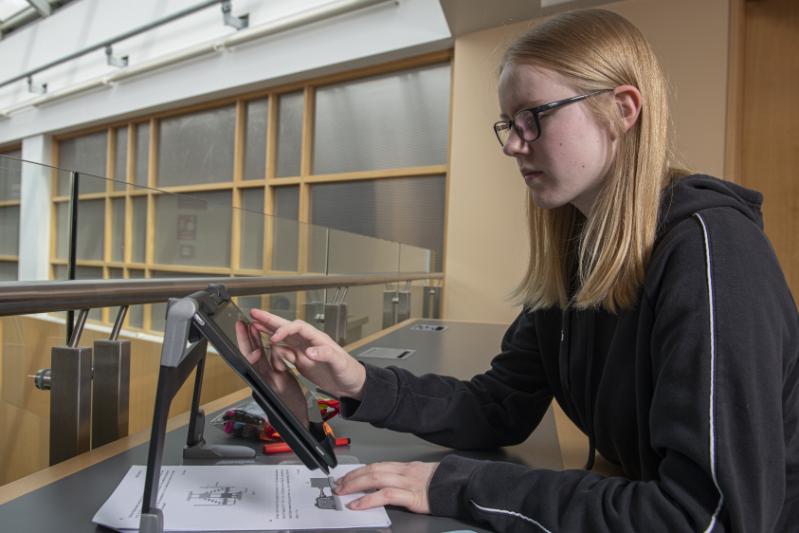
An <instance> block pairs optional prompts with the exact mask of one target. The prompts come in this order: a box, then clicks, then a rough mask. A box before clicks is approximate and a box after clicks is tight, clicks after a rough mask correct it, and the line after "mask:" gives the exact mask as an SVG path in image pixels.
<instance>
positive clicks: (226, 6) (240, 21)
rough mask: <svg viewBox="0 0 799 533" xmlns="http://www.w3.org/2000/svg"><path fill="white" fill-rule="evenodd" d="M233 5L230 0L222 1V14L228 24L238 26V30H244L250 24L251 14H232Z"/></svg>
mask: <svg viewBox="0 0 799 533" xmlns="http://www.w3.org/2000/svg"><path fill="white" fill-rule="evenodd" d="M231 11H232V7H231V5H230V0H225V1H223V2H222V16H223V19H224V21H225V25H226V26H231V27H233V28H236V30H237V31H238V30H243V29H244V28H246V27H248V26H249V25H250V15H249V13H246V14H244V15H241V16H239V17H237V16H235V15H232V14H231Z"/></svg>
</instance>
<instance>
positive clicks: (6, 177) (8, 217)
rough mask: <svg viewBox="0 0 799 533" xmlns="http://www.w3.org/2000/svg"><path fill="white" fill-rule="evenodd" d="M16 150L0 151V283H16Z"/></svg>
mask: <svg viewBox="0 0 799 533" xmlns="http://www.w3.org/2000/svg"><path fill="white" fill-rule="evenodd" d="M21 157H22V152H21V151H20V150H6V151H0V228H3V236H2V237H0V281H16V280H17V279H18V273H17V270H18V265H19V211H20V201H21V184H22V162H21V161H19V159H20V158H21Z"/></svg>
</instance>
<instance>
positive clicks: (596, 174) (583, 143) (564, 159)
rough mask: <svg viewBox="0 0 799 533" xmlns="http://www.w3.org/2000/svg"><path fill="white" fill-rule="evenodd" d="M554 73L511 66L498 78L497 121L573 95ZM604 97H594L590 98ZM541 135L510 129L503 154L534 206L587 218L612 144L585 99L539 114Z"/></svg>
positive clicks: (607, 132)
mask: <svg viewBox="0 0 799 533" xmlns="http://www.w3.org/2000/svg"><path fill="white" fill-rule="evenodd" d="M578 94H579V93H578V92H576V91H575V90H574V89H573V88H571V87H569V86H568V85H567V83H566V81H565V79H564V78H563V77H562V76H561V75H559V74H557V73H556V72H554V71H552V70H549V69H546V68H542V67H536V66H532V65H526V64H509V65H507V66H505V68H504V69H503V70H502V74H501V75H500V78H499V106H500V110H501V115H500V116H501V118H502V119H503V120H510V119H512V117H513V116H514V115H515V114H516V113H518V112H519V111H520V110H522V109H525V108H530V107H535V106H539V105H541V104H545V103H548V102H552V101H555V100H561V99H563V98H569V97H570V96H576V95H578ZM603 97H604V98H608V97H609V96H608V95H598V96H595V97H593V98H603ZM540 119H541V136H540V137H539V138H538V139H536V140H535V141H533V142H525V141H524V140H522V139H520V138H519V136H518V135H517V134H516V132H515V131H512V132H511V134H510V137H509V138H508V140H507V142H506V143H505V146H504V147H503V149H502V151H503V152H504V153H505V155H508V156H510V157H513V158H515V159H516V162H517V164H518V165H519V170H520V171H521V174H522V177H523V178H524V182H525V183H526V184H527V187H528V188H529V189H530V194H531V196H532V198H533V201H534V202H535V204H536V205H537V206H539V207H542V208H546V209H551V208H555V207H560V206H563V205H566V204H572V205H574V206H575V207H576V208H577V209H579V210H580V211H581V212H582V213H583V214H585V215H587V214H588V213H589V212H590V210H591V206H592V205H593V203H594V199H595V198H596V195H597V193H598V192H599V189H600V187H601V185H602V182H603V181H604V179H605V176H606V175H607V173H608V171H609V169H610V165H611V163H612V160H613V153H614V151H615V143H614V142H613V141H612V140H611V135H610V132H609V131H608V129H607V128H606V127H603V126H601V125H600V124H599V122H598V121H597V120H596V118H595V117H594V116H593V114H592V113H591V111H590V108H589V107H588V105H587V103H586V101H585V100H582V101H580V102H576V103H573V104H569V105H566V106H563V107H560V108H557V109H555V110H552V111H549V112H546V113H543V114H541V116H540Z"/></svg>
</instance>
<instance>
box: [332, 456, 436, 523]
mask: <svg viewBox="0 0 799 533" xmlns="http://www.w3.org/2000/svg"><path fill="white" fill-rule="evenodd" d="M437 466H438V464H437V463H420V462H413V463H375V464H372V465H368V466H365V467H361V468H357V469H355V470H353V471H351V472H349V473H347V475H345V476H343V477H342V478H340V479H339V480H338V481H337V482H336V493H337V494H340V495H346V494H352V493H354V492H365V491H375V492H371V493H369V494H367V495H365V496H362V497H361V498H359V499H357V500H354V501H352V502H350V504H349V507H350V508H351V509H367V508H370V507H376V506H381V505H399V506H402V507H405V508H407V509H409V510H411V511H413V512H416V513H429V512H430V506H429V503H428V499H427V486H428V484H429V483H430V478H431V477H432V475H433V472H434V471H435V469H436V467H437Z"/></svg>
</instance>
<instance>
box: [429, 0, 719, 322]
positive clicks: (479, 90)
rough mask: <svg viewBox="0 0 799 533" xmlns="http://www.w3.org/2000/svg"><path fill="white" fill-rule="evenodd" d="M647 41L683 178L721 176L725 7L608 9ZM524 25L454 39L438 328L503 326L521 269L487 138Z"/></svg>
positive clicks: (516, 229) (523, 235)
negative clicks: (501, 66) (660, 77)
mask: <svg viewBox="0 0 799 533" xmlns="http://www.w3.org/2000/svg"><path fill="white" fill-rule="evenodd" d="M608 9H612V10H614V11H616V12H618V13H620V14H622V15H624V16H625V17H627V18H628V19H630V20H631V21H632V22H633V23H634V24H636V25H637V26H638V27H639V28H641V30H642V31H643V32H644V34H645V35H646V36H647V37H648V38H649V39H650V41H651V42H652V45H653V46H654V48H655V50H656V52H657V53H658V55H659V57H660V60H661V63H662V65H663V68H664V69H665V71H666V72H667V74H668V76H669V79H670V81H671V85H672V87H673V98H672V101H673V104H672V107H673V119H674V125H675V127H676V133H677V137H678V149H679V150H680V152H681V153H682V154H683V157H684V159H685V161H686V162H687V163H688V164H689V165H690V166H691V167H693V168H696V169H701V170H702V171H704V172H708V173H711V174H716V175H722V174H723V164H724V136H725V106H726V88H727V37H728V27H727V21H728V16H729V14H728V0H704V1H702V2H694V1H691V0H672V1H669V2H657V1H655V0H637V1H629V2H619V3H615V4H612V5H611V6H610V7H608ZM532 23H533V22H532V21H529V22H522V23H517V24H513V25H508V26H502V27H497V28H493V29H489V30H484V31H480V32H475V33H471V34H467V35H464V36H462V37H458V38H456V39H455V55H454V62H453V95H452V98H453V101H452V119H451V122H452V130H451V141H450V143H451V144H450V182H449V201H448V210H449V212H448V217H447V235H446V243H447V245H446V246H447V257H446V264H445V269H446V274H447V277H446V284H445V287H446V289H445V291H444V312H445V316H446V317H447V318H451V319H457V320H479V321H487V322H510V321H511V320H512V319H513V317H514V316H515V315H516V313H517V312H518V308H516V307H514V306H513V305H511V303H510V302H509V301H508V300H507V296H508V294H509V293H510V292H511V290H512V289H513V288H514V287H515V285H516V283H517V282H518V281H519V280H520V279H521V276H522V275H523V273H524V268H525V262H526V260H527V250H528V246H527V232H526V226H527V223H526V215H525V186H524V183H523V181H522V180H521V178H520V176H519V175H518V171H517V170H516V165H515V162H514V161H513V160H511V159H510V158H507V157H505V156H503V155H502V153H501V152H500V150H499V146H498V144H497V142H496V139H495V138H494V135H493V132H492V131H491V124H492V123H493V122H495V121H496V120H497V117H498V115H499V111H498V105H497V99H496V83H495V78H496V68H497V65H498V63H499V60H500V58H501V55H502V52H503V50H504V48H505V46H506V45H507V43H509V42H510V41H511V40H512V39H513V37H514V36H515V35H517V34H519V33H521V32H523V31H524V30H525V29H527V28H528V27H530V25H531V24H532Z"/></svg>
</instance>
